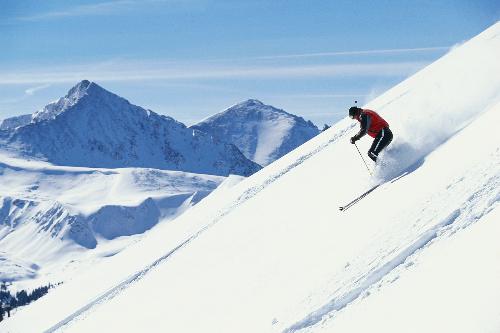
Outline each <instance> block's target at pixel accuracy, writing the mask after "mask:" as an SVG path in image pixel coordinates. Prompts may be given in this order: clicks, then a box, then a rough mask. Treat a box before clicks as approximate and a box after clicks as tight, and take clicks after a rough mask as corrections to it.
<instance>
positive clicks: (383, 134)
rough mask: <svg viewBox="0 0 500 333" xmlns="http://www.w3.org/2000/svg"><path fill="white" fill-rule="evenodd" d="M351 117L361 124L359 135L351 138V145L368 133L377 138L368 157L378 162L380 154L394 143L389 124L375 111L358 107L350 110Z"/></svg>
mask: <svg viewBox="0 0 500 333" xmlns="http://www.w3.org/2000/svg"><path fill="white" fill-rule="evenodd" d="M349 117H351V118H352V119H356V120H357V121H359V122H360V123H361V129H360V130H359V132H358V134H356V135H355V136H353V137H352V138H351V143H352V144H354V143H355V142H356V141H358V140H359V139H361V138H362V137H363V136H364V135H365V134H366V133H368V135H369V136H371V137H372V138H375V140H373V143H372V146H371V147H370V150H368V157H370V158H371V159H372V160H373V161H374V162H377V157H378V154H380V152H381V151H382V149H384V148H385V147H387V146H388V145H389V143H391V141H392V132H391V130H390V129H389V124H388V123H387V121H385V120H384V119H383V118H382V117H381V116H379V115H378V113H376V112H375V111H372V110H368V109H361V108H358V107H356V106H353V107H351V108H349Z"/></svg>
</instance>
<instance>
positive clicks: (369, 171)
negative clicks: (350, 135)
mask: <svg viewBox="0 0 500 333" xmlns="http://www.w3.org/2000/svg"><path fill="white" fill-rule="evenodd" d="M354 145H355V146H356V149H357V150H358V153H359V156H361V159H362V160H363V163H365V166H366V169H367V170H368V173H369V174H370V176H373V174H372V172H371V170H370V168H369V167H368V164H366V161H365V159H364V158H363V155H361V152H360V151H359V148H358V145H357V144H356V142H354Z"/></svg>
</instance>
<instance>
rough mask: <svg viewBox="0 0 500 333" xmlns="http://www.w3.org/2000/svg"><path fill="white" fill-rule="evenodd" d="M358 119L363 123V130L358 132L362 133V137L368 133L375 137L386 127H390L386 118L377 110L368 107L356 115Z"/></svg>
mask: <svg viewBox="0 0 500 333" xmlns="http://www.w3.org/2000/svg"><path fill="white" fill-rule="evenodd" d="M356 120H357V121H359V122H360V123H361V130H360V132H359V133H358V135H359V134H361V135H360V137H361V136H363V135H364V134H365V133H368V135H369V136H371V137H372V138H375V137H376V136H377V134H378V133H379V132H380V131H381V130H382V129H383V128H384V127H389V124H388V123H387V121H385V120H384V118H382V117H381V116H379V114H378V113H377V112H375V111H372V110H368V109H363V111H361V113H360V114H359V115H358V116H356Z"/></svg>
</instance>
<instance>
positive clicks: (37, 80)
mask: <svg viewBox="0 0 500 333" xmlns="http://www.w3.org/2000/svg"><path fill="white" fill-rule="evenodd" d="M426 64H427V63H425V62H419V61H416V62H388V63H350V64H326V65H274V66H272V65H242V66H224V65H207V64H172V63H155V62H151V63H142V64H141V65H140V66H138V65H137V64H130V63H123V62H122V63H112V64H111V65H109V66H100V67H99V66H96V65H92V64H91V65H81V66H65V67H58V68H47V69H43V70H39V69H38V70H37V69H34V70H32V71H23V72H20V71H19V72H12V71H4V72H2V71H0V84H54V83H74V82H77V81H80V80H82V79H84V78H86V79H89V80H93V81H98V82H106V81H107V82H109V81H151V80H165V81H168V80H170V81H174V80H177V81H179V80H203V79H211V80H214V79H215V80H224V79H233V78H238V79H294V78H295V79H300V78H319V77H326V78H333V77H371V76H378V77H380V76H407V75H410V74H413V73H414V72H416V71H417V70H419V69H421V68H422V67H423V66H425V65H426ZM96 68H98V69H96Z"/></svg>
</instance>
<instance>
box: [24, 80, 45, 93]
mask: <svg viewBox="0 0 500 333" xmlns="http://www.w3.org/2000/svg"><path fill="white" fill-rule="evenodd" d="M50 86H51V85H50V84H48V83H47V84H42V85H40V86H36V87H32V88H28V89H26V90H25V91H24V93H25V94H26V95H29V96H32V95H34V94H35V93H36V92H37V91H39V90H42V89H45V88H48V87H50Z"/></svg>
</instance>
